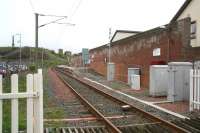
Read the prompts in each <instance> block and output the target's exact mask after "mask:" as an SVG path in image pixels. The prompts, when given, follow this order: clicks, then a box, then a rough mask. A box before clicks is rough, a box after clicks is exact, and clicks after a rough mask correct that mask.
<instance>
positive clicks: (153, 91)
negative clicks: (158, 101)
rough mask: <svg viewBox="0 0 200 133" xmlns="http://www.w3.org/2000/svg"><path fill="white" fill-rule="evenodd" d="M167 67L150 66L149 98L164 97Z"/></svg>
mask: <svg viewBox="0 0 200 133" xmlns="http://www.w3.org/2000/svg"><path fill="white" fill-rule="evenodd" d="M167 70H168V65H151V66H150V74H149V76H150V78H149V80H150V81H149V83H150V85H149V86H150V88H149V95H150V96H166V95H167V90H168V71H167Z"/></svg>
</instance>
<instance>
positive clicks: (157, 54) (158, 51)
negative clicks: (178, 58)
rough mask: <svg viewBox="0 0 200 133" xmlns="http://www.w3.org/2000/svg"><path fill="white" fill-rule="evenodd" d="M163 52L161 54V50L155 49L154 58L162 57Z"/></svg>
mask: <svg viewBox="0 0 200 133" xmlns="http://www.w3.org/2000/svg"><path fill="white" fill-rule="evenodd" d="M160 55H161V52H160V48H154V49H153V56H160Z"/></svg>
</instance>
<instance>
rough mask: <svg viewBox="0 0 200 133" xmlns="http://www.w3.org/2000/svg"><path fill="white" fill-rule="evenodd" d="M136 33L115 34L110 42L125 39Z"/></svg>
mask: <svg viewBox="0 0 200 133" xmlns="http://www.w3.org/2000/svg"><path fill="white" fill-rule="evenodd" d="M135 34H137V33H124V32H117V34H116V35H115V37H114V39H113V41H112V42H115V41H118V40H121V39H124V38H127V37H129V36H132V35H135Z"/></svg>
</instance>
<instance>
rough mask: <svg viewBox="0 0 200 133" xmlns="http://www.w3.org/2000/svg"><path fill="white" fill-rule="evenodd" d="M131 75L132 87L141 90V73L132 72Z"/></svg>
mask: <svg viewBox="0 0 200 133" xmlns="http://www.w3.org/2000/svg"><path fill="white" fill-rule="evenodd" d="M130 77H131V80H130V81H131V88H132V89H134V90H140V75H135V74H132V75H131V76H130Z"/></svg>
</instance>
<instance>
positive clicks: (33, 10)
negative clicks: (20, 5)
mask: <svg viewBox="0 0 200 133" xmlns="http://www.w3.org/2000/svg"><path fill="white" fill-rule="evenodd" d="M28 1H29V4H30V6H31V10H32V12H33V13H35V8H34V5H33V3H32V1H31V0H28Z"/></svg>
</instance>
